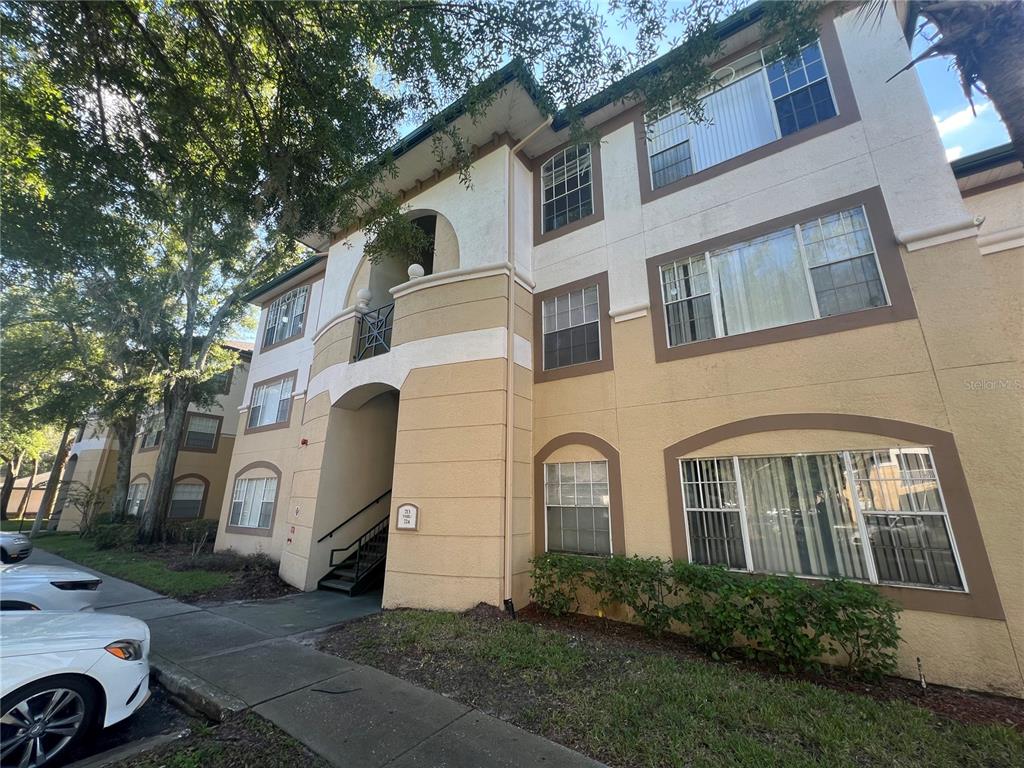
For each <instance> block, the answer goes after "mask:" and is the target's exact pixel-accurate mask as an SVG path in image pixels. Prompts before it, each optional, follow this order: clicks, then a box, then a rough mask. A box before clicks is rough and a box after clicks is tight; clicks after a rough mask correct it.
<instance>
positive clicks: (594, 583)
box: [530, 553, 900, 676]
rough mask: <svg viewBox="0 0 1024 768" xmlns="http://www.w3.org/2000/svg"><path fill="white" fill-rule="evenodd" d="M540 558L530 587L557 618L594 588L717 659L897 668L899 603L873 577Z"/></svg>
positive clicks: (656, 629)
mask: <svg viewBox="0 0 1024 768" xmlns="http://www.w3.org/2000/svg"><path fill="white" fill-rule="evenodd" d="M532 564H533V587H532V589H531V591H530V594H531V596H532V597H533V599H534V601H535V602H536V603H537V604H538V605H539V606H540V607H541V608H543V609H544V610H546V611H548V612H549V613H552V614H555V615H561V614H564V613H568V612H576V611H578V610H579V604H580V595H581V592H582V591H583V590H586V591H588V592H590V593H592V594H593V595H594V596H595V597H596V599H597V601H598V604H599V605H600V607H601V608H602V609H603V610H608V609H609V608H612V607H613V606H620V605H621V606H626V607H628V608H630V609H631V610H632V611H633V613H634V614H635V615H636V618H637V620H638V621H639V622H640V623H641V624H642V625H643V626H644V627H645V628H646V629H647V630H648V631H649V632H651V633H652V634H659V633H661V632H664V631H665V630H667V629H669V628H678V629H680V630H682V631H684V632H686V633H687V634H689V635H690V637H692V638H693V640H694V641H695V642H696V643H697V644H698V645H699V646H701V647H702V648H704V649H705V650H707V651H708V652H709V653H711V655H712V656H714V657H715V658H718V657H719V656H720V655H721V654H722V653H723V652H725V651H726V650H728V649H733V650H735V651H737V652H739V653H741V654H743V655H744V656H746V657H748V658H757V659H762V660H764V659H770V660H774V661H775V662H776V663H777V664H778V665H779V668H780V669H781V670H784V671H792V670H803V669H817V668H820V659H822V658H823V657H837V658H839V659H840V661H845V663H846V665H847V667H848V668H849V669H850V670H851V671H853V672H855V673H857V674H860V675H868V676H875V675H880V674H885V673H889V672H892V671H893V669H894V668H895V665H896V649H897V645H898V644H899V640H900V636H899V628H898V626H897V622H896V618H897V615H898V613H899V608H898V607H897V606H896V605H895V604H894V603H893V602H892V601H890V600H888V599H886V598H885V597H883V596H882V595H881V594H880V593H879V592H878V591H877V590H876V589H873V588H872V587H870V586H867V585H864V584H859V583H856V582H850V581H844V580H830V581H814V582H812V581H804V580H800V579H795V578H793V577H783V576H763V577H761V576H758V577H752V576H749V575H746V574H740V573H735V572H732V571H728V570H726V569H724V568H720V567H707V566H701V565H691V564H690V563H685V562H680V561H672V560H661V559H659V558H656V557H646V558H645V557H628V558H627V557H621V556H615V557H609V558H596V557H583V556H579V555H564V554H550V553H549V554H545V555H541V556H540V557H537V558H536V559H534V560H533V561H532Z"/></svg>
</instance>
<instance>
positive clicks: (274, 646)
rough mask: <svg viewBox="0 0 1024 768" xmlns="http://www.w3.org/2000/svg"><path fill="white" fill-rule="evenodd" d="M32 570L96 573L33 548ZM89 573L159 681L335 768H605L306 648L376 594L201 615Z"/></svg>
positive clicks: (318, 595)
mask: <svg viewBox="0 0 1024 768" xmlns="http://www.w3.org/2000/svg"><path fill="white" fill-rule="evenodd" d="M28 562H29V563H38V564H50V565H65V566H68V567H73V568H79V569H84V570H91V569H88V568H83V566H80V565H78V564H77V563H72V562H70V561H67V560H64V559H63V558H60V557H57V556H56V555H52V554H50V553H48V552H44V551H42V550H39V549H37V550H36V551H35V553H34V554H33V555H32V556H31V558H30V559H29V561H28ZM93 572H94V573H97V574H98V575H100V576H102V578H103V586H101V587H100V590H101V592H102V594H101V598H100V601H99V604H98V608H97V609H98V610H100V611H103V612H107V613H116V614H121V615H126V616H134V617H135V618H139V619H142V620H144V621H145V622H146V623H147V624H149V627H150V630H151V632H152V636H153V645H152V651H151V654H150V661H151V663H152V665H153V667H154V669H155V670H157V672H158V674H160V675H161V677H162V678H163V677H165V676H167V677H169V678H170V679H173V680H175V681H185V682H184V684H186V685H190V686H192V687H194V688H202V689H203V691H201V692H200V693H201V694H202V695H206V696H209V697H212V698H213V699H214V700H217V701H220V702H227V703H228V704H230V703H231V702H237V707H234V708H236V709H244V708H246V707H248V708H252V709H254V710H255V711H256V712H258V713H259V714H260V715H262V716H263V717H265V718H267V719H268V720H270V721H271V722H273V723H274V724H275V725H277V726H278V727H280V728H282V729H283V730H285V731H287V732H288V733H289V734H291V735H292V736H294V737H295V738H296V739H298V740H299V741H301V742H302V743H303V744H305V745H306V746H307V747H309V748H310V749H312V750H313V751H314V752H316V753H317V754H319V755H321V756H322V757H323V758H325V759H326V760H328V761H329V762H331V763H332V764H334V765H336V766H343V767H345V768H347V767H348V766H358V768H376V767H377V766H393V767H394V768H413V767H415V766H423V767H426V766H431V768H433V767H435V766H436V767H440V766H447V767H449V768H479V767H481V766H507V767H508V768H513V767H514V768H525V766H566V768H577V767H579V768H583V767H584V766H590V767H591V768H593V767H596V766H600V763H597V762H595V761H593V760H590V759H589V758H586V757H584V756H582V755H580V754H578V753H576V752H573V751H571V750H569V749H566V748H565V747H563V746H560V745H558V744H554V743H553V742H550V741H548V740H546V739H543V738H541V737H539V736H535V735H533V734H531V733H527V732H526V731H523V730H521V729H519V728H516V727H515V726H512V725H509V724H508V723H506V722H504V721H501V720H498V719H496V718H493V717H490V716H489V715H486V714H484V713H483V712H480V711H478V710H474V709H471V708H470V707H467V706H464V705H462V704H458V703H456V702H454V701H452V700H451V699H448V698H446V697H444V696H441V695H439V694H436V693H433V692H432V691H428V690H425V689H423V688H420V687H418V686H415V685H412V684H410V683H407V682H405V681H404V680H399V679H398V678H396V677H392V676H391V675H389V674H387V673H385V672H381V671H380V670H378V669H374V668H372V667H366V666H362V665H360V664H356V663H354V662H351V661H348V660H346V659H342V658H339V657H337V656H332V655H329V654H325V653H321V652H320V651H318V650H316V649H315V648H313V647H312V637H313V633H315V632H316V631H317V630H321V629H325V628H327V627H330V626H333V625H336V624H339V623H341V622H344V621H347V620H349V619H354V618H358V617H361V616H367V615H370V614H372V613H376V612H378V611H379V610H380V593H379V592H375V593H368V594H365V595H361V596H359V597H355V598H350V597H347V596H345V595H342V594H340V593H332V592H305V593H301V594H297V595H290V596H288V597H282V598H277V599H274V600H261V601H255V602H245V603H225V604H220V605H211V606H203V607H199V606H194V605H190V604H188V603H183V602H180V601H178V600H172V599H171V598H167V597H164V596H162V595H160V594H158V593H157V592H153V591H151V590H148V589H145V588H144V587H140V586H138V585H137V584H132V583H130V582H127V581H123V580H121V579H115V578H113V577H111V576H108V575H106V574H103V573H99V572H98V571H93ZM178 684H181V683H180V682H179V683H178ZM226 706H227V705H226ZM228 709H231V707H230V706H228Z"/></svg>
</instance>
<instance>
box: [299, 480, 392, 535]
mask: <svg viewBox="0 0 1024 768" xmlns="http://www.w3.org/2000/svg"><path fill="white" fill-rule="evenodd" d="M389 493H391V489H390V488H388V489H387V490H386V491H384V493H382V494H381V495H380V496H378V497H377V498H376V499H374V500H373V501H371V502H370V503H369V504H367V505H366V506H365V507H363V508H361V509H360V510H359V511H358V512H353V513H352V514H351V515H349V516H348V517H346V518H345V519H344V520H342V521H341V522H340V523H338V524H337V525H336V526H334V527H333V528H331V530H329V531H328V532H327V533H325V534H324V535H323V536H321V537H320V538H319V539H317V540H316V543H317V544H320V543H321V542H323V541H324V540H325V539H330V538H332V537H333V536H334V534H336V533H337V532H338V531H340V530H341V529H342V528H344V527H345V526H346V525H348V524H349V523H351V522H352V521H353V520H355V519H356V518H357V517H359V516H360V515H361V514H363V512H365V511H366V510H368V509H370V508H371V507H373V505H374V504H376V503H378V502H380V501H383V500H384V497H385V496H387V495H388V494H389Z"/></svg>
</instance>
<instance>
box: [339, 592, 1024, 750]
mask: <svg viewBox="0 0 1024 768" xmlns="http://www.w3.org/2000/svg"><path fill="white" fill-rule="evenodd" d="M321 649H322V650H325V651H328V652H334V653H337V654H339V655H343V656H346V657H348V658H350V659H353V660H355V661H358V662H362V663H365V664H369V665H372V666H377V667H381V668H383V669H385V670H387V671H388V672H391V673H392V674H395V675H397V676H399V677H404V678H406V679H409V680H412V681H413V682H416V683H419V684H421V685H424V686H426V687H429V688H432V689H434V690H436V691H439V692H441V693H444V694H446V695H449V696H451V697H452V698H454V699H456V700H459V701H462V702H464V703H466V704H469V705H472V706H476V707H478V708H480V709H482V710H484V711H486V712H490V713H493V714H495V715H497V716H499V717H502V718H504V719H506V720H510V721H512V722H514V723H516V724H517V725H519V726H521V727H523V728H526V729H527V730H530V731H533V732H535V733H539V734H542V735H544V736H546V737H548V738H550V739H553V740H554V741H558V742H561V743H563V744H565V745H567V746H570V747H572V748H574V749H577V750H579V751H580V752H583V753H585V754H588V755H590V756H592V757H594V758H597V759H598V760H601V761H603V762H606V763H608V764H609V765H612V766H622V767H623V768H625V767H626V766H629V767H630V768H633V767H634V766H643V767H644V768H648V767H650V768H662V767H663V766H664V767H668V766H673V767H674V766H708V767H709V768H710V767H711V766H751V767H752V768H754V767H756V768H764V767H765V766H823V767H824V766H827V767H828V768H837V767H838V766H851V767H853V766H901V767H903V766H905V767H906V768H910V767H911V766H914V767H915V768H916V767H917V766H929V768H940V767H946V766H948V767H949V768H954V766H955V767H956V768H961V767H962V766H979V767H980V766H986V768H989V767H991V768H995V767H998V766H1006V767H1007V768H1009V767H1010V766H1013V767H1014V768H1019V767H1020V766H1022V765H1024V735H1022V734H1021V733H1020V732H1019V731H1016V730H1014V729H1012V728H1010V727H1007V726H1002V725H967V724H963V723H960V722H955V721H953V720H951V719H947V718H945V717H942V716H940V715H936V714H934V713H933V712H930V711H928V710H925V709H922V708H920V707H917V706H914V705H912V704H909V703H905V702H902V701H881V700H878V699H876V698H869V697H867V696H862V695H859V694H856V693H849V692H846V691H842V690H835V689H832V688H826V687H823V686H820V685H816V684H814V683H810V682H806V681H801V680H796V679H786V678H783V677H776V676H770V675H766V674H761V673H759V672H757V671H752V670H749V669H744V668H741V667H740V666H738V665H735V664H727V663H713V662H710V661H705V660H702V659H699V658H691V657H688V656H687V655H686V654H684V653H679V652H672V651H670V650H662V649H660V648H659V647H658V646H656V645H654V644H646V645H645V644H644V643H640V642H629V641H625V640H623V639H622V638H621V637H615V636H612V635H601V634H598V633H594V632H579V633H577V632H575V631H573V630H572V629H562V628H556V629H551V628H546V627H542V626H538V625H537V624H533V623H528V622H524V621H519V622H513V621H507V620H502V619H499V618H496V617H494V616H486V615H480V614H476V613H472V614H469V615H466V614H450V613H433V612H424V611H394V612H387V613H384V614H380V615H378V616H373V617H369V618H367V619H365V620H362V621H359V622H352V623H350V624H347V625H344V626H342V627H340V628H338V629H337V630H335V631H334V633H332V634H331V635H328V636H327V637H326V638H325V639H324V640H322V641H321Z"/></svg>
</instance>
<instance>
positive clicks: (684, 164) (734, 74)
mask: <svg viewBox="0 0 1024 768" xmlns="http://www.w3.org/2000/svg"><path fill="white" fill-rule="evenodd" d="M773 57H774V52H773V51H771V50H768V49H766V50H763V51H755V52H754V53H752V54H748V55H747V56H744V57H742V58H741V59H738V60H736V61H733V62H731V63H730V64H728V65H726V66H724V67H720V68H719V70H718V72H719V73H721V77H719V80H718V84H717V85H716V86H715V87H714V89H713V90H712V91H711V92H710V93H708V94H707V95H706V96H705V97H704V99H703V100H702V102H701V103H702V106H703V110H704V120H703V121H702V122H693V121H691V120H690V116H689V115H688V114H687V113H686V112H685V111H684V110H683V109H681V108H678V107H676V108H672V109H669V111H668V112H667V113H666V114H663V115H659V116H656V117H655V118H654V119H653V120H650V122H649V125H648V132H647V154H648V157H649V158H650V163H651V186H652V187H653V188H654V189H658V188H659V187H664V186H665V185H667V184H671V183H672V182H674V181H678V180H679V179H682V178H685V177H686V176H690V175H691V174H694V173H697V172H699V171H702V170H704V169H705V168H710V167H711V166H714V165H717V164H718V163H722V162H724V161H726V160H729V159H730V158H733V157H736V156H737V155H742V154H743V153H745V152H749V151H750V150H752V149H756V148H757V147H760V146H763V145H765V144H768V143H770V142H772V141H775V140H776V139H780V138H782V137H783V136H788V135H789V134H791V133H794V132H796V131H799V130H802V129H804V128H808V127H810V126H811V125H814V124H815V123H818V122H821V121H822V120H827V119H828V118H830V117H835V116H836V108H835V103H834V101H833V99H832V91H831V87H830V85H829V81H828V73H827V72H826V69H825V62H824V59H823V58H822V54H821V46H820V44H819V43H818V42H814V43H811V44H810V45H808V46H807V47H805V48H803V49H801V51H800V53H798V54H797V55H796V56H793V57H791V58H789V59H785V60H781V59H775V60H773Z"/></svg>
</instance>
